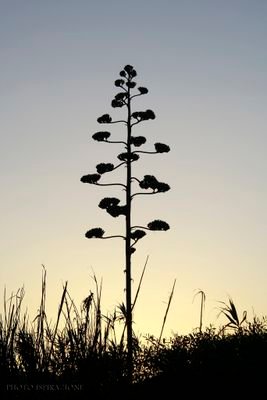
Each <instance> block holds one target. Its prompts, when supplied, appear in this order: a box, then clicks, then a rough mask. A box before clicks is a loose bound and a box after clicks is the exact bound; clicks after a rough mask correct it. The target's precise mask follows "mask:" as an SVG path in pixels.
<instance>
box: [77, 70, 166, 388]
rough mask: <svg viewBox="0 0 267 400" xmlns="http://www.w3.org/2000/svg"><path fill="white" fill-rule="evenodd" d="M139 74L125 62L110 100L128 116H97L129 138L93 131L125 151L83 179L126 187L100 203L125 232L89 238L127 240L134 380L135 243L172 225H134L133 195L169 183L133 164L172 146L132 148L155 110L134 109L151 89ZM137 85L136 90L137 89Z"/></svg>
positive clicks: (156, 190)
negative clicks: (116, 177) (111, 177)
mask: <svg viewBox="0 0 267 400" xmlns="http://www.w3.org/2000/svg"><path fill="white" fill-rule="evenodd" d="M136 76H137V73H136V70H135V69H134V68H133V67H132V66H131V65H126V66H125V67H124V69H123V70H122V71H120V79H117V80H116V81H115V83H114V84H115V86H116V87H117V88H119V89H120V92H119V93H117V94H116V95H115V97H114V99H113V100H112V102H111V106H112V107H113V108H122V107H125V109H126V117H125V119H122V120H116V121H113V119H112V118H111V116H110V115H109V114H103V115H102V116H101V117H99V118H98V119H97V121H98V123H99V124H123V125H125V127H126V139H124V140H110V136H111V134H110V132H107V131H100V132H96V133H94V134H93V136H92V138H93V139H94V140H96V141H98V142H104V143H113V144H114V143H115V144H122V145H124V146H125V150H126V151H125V152H122V153H120V154H119V155H118V159H119V161H120V162H119V163H118V164H117V165H114V164H112V163H103V162H101V163H100V164H98V165H97V166H96V171H97V173H93V174H88V175H84V176H83V177H82V178H81V182H83V183H90V184H93V185H97V186H121V187H122V188H123V190H124V191H125V194H126V196H125V203H124V204H123V205H120V201H121V200H120V199H118V198H116V197H105V198H103V199H102V200H101V201H100V203H99V205H98V206H99V207H100V208H102V209H103V210H106V211H107V213H108V214H110V215H111V216H112V217H115V218H116V217H118V216H121V215H122V216H123V217H124V218H125V235H110V236H104V234H105V231H104V230H103V229H102V228H99V227H97V228H93V229H90V230H89V231H88V232H86V235H85V236H86V237H87V238H88V239H91V238H98V239H110V238H122V239H123V240H124V241H125V274H126V329H127V365H128V374H129V378H130V380H131V376H132V370H133V330H132V292H131V280H132V271H131V257H132V255H133V253H134V252H135V250H136V249H135V245H136V244H137V242H138V241H139V240H140V239H142V238H143V237H144V236H145V235H146V232H145V231H166V230H168V229H169V225H168V223H166V222H165V221H162V220H159V219H156V220H154V221H151V222H149V223H148V224H147V225H146V226H139V225H132V221H131V215H132V201H133V199H134V197H136V196H140V195H148V194H158V193H164V192H167V191H168V190H169V189H170V186H169V185H168V184H167V183H164V182H159V181H158V180H157V178H155V176H153V175H144V177H143V178H141V179H140V178H137V177H135V176H133V175H132V164H133V163H134V162H136V161H137V160H139V158H140V155H141V154H159V153H168V152H169V151H170V147H169V146H167V145H166V144H163V143H155V144H154V150H153V151H144V150H133V148H139V147H141V146H143V145H144V144H145V143H146V138H145V137H144V136H133V135H132V129H133V127H134V126H135V125H138V124H140V123H142V122H144V121H148V120H154V119H155V114H154V112H153V111H152V110H150V109H147V110H145V111H134V112H132V102H133V100H134V99H135V98H137V97H138V96H143V95H145V94H147V93H148V89H147V88H145V87H143V86H140V87H138V88H137V90H136V89H135V88H136V82H135V81H134V78H135V77H136ZM134 89H135V90H134ZM122 166H124V167H126V180H125V182H124V183H121V182H120V183H115V182H114V183H101V181H102V176H103V175H104V174H106V173H107V172H112V171H114V170H115V169H117V168H120V167H122ZM133 183H135V185H139V187H140V188H141V189H142V191H138V192H135V193H132V185H133Z"/></svg>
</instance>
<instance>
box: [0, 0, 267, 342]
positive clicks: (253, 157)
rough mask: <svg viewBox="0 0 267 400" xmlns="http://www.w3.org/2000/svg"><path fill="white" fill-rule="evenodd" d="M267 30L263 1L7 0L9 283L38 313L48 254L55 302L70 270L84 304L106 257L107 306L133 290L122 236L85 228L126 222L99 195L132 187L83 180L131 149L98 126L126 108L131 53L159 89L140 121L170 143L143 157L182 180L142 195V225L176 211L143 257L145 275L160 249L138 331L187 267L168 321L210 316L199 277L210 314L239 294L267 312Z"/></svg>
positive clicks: (1, 157)
mask: <svg viewBox="0 0 267 400" xmlns="http://www.w3.org/2000/svg"><path fill="white" fill-rule="evenodd" d="M266 40H267V2H266V1H264V0H250V1H248V0H224V1H219V0H184V1H182V0H173V1H168V0H164V1H163V0H162V1H157V0H155V1H152V0H151V1H148V0H147V1H146V0H142V1H140V0H138V1H134V2H132V1H131V2H130V1H126V0H125V1H108V0H106V1H103V0H102V1H101V0H98V1H90V0H88V1H85V0H84V1H82V0H75V1H74V0H72V1H70V0H64V1H63V0H46V1H41V0H17V1H15V0H0V54H1V74H0V90H1V97H0V124H1V125H0V126H1V146H0V153H1V154H0V163H1V164H0V165H1V174H0V185H1V208H0V218H1V228H2V229H1V233H0V241H1V247H0V267H1V269H0V279H1V288H3V286H4V285H6V286H7V290H9V291H11V290H13V291H16V289H17V288H18V287H20V286H21V285H22V284H25V289H26V299H25V303H27V304H29V308H32V309H33V312H35V310H36V309H37V307H38V296H39V295H40V293H39V292H40V276H41V264H45V266H46V268H47V271H48V306H49V310H50V311H51V314H53V312H54V311H56V310H57V302H58V301H59V298H60V291H61V287H62V282H64V281H65V280H68V281H69V287H70V291H71V293H72V295H73V297H74V298H75V299H76V300H77V302H79V301H81V300H82V299H83V298H84V297H85V296H86V295H87V293H88V290H90V289H92V282H91V280H90V275H91V274H92V268H93V269H94V271H95V273H96V275H97V276H98V277H99V278H101V277H103V282H104V284H103V286H104V287H103V292H104V295H103V302H104V306H105V307H106V309H109V310H112V308H113V307H114V306H115V305H116V304H118V303H119V302H121V301H122V300H123V297H124V293H123V288H124V276H123V269H124V266H123V250H124V249H123V244H122V243H121V242H120V241H116V240H114V241H111V242H108V241H98V242H97V241H88V240H86V239H85V238H84V233H85V232H86V230H87V229H88V228H90V227H95V226H102V227H103V228H104V229H105V230H106V231H107V232H109V233H114V234H115V233H121V230H122V229H123V221H122V220H121V219H120V220H117V219H116V220H113V219H112V218H111V217H109V216H108V215H107V214H105V213H104V212H103V211H102V210H100V209H99V208H98V207H97V204H98V202H99V200H100V199H101V198H102V197H104V196H112V195H115V194H116V195H119V193H118V192H117V191H116V193H115V191H113V190H112V188H108V189H104V190H101V188H97V187H94V186H86V185H82V184H81V183H80V182H79V179H80V177H81V176H82V175H83V174H85V173H90V172H94V170H95V169H94V168H95V165H96V164H97V163H99V162H105V161H106V162H108V161H109V162H113V161H114V160H115V159H116V155H117V154H118V153H119V152H120V151H121V149H120V148H118V147H116V146H115V147H109V146H108V145H106V146H105V144H101V143H96V142H94V141H93V140H91V135H92V134H93V133H94V132H96V131H97V130H99V129H100V130H101V129H102V127H100V128H99V125H98V124H97V122H96V118H97V117H98V116H100V115H101V114H103V113H105V112H110V113H112V115H114V117H115V115H120V113H121V110H119V111H116V110H113V109H111V107H110V102H111V99H112V97H113V95H114V94H115V93H116V91H115V88H114V86H113V81H114V80H115V79H117V77H118V72H119V71H120V69H121V68H122V67H123V66H124V65H125V64H128V63H130V64H132V65H134V66H135V68H136V69H137V72H138V79H137V82H138V84H139V85H143V86H146V87H148V89H149V94H148V95H147V96H144V97H143V98H142V99H140V100H136V110H141V109H143V108H144V109H146V108H151V109H153V110H154V111H155V113H156V115H157V118H156V120H155V121H151V122H147V123H144V124H143V125H142V127H141V126H140V127H139V126H138V127H137V128H136V133H138V134H144V135H145V136H146V137H147V140H148V144H147V146H146V148H147V149H149V146H151V147H152V145H153V143H154V142H156V141H159V142H163V143H167V144H169V145H170V146H171V150H172V151H171V153H169V154H167V155H157V156H151V157H150V156H147V157H143V158H142V160H141V161H140V162H139V164H136V166H135V171H136V175H138V174H139V176H142V174H143V175H144V174H145V173H148V174H154V175H155V176H156V177H158V178H159V179H160V180H162V181H165V182H168V183H169V184H170V185H171V187H172V190H171V191H170V192H168V193H166V194H163V195H159V196H158V197H156V196H154V197H152V196H148V198H145V197H144V198H141V197H140V198H138V200H137V199H136V205H135V209H134V221H135V222H136V223H137V224H145V223H147V222H148V221H150V220H151V219H154V218H161V219H165V220H167V221H168V222H169V223H170V225H171V230H170V231H168V232H166V233H152V234H151V235H147V237H146V238H145V239H143V240H142V242H140V245H139V248H138V251H137V253H136V255H135V256H134V269H133V277H134V283H133V285H134V288H136V285H137V282H138V277H139V275H140V273H141V269H142V266H143V264H144V261H145V258H146V255H148V254H149V255H150V261H149V264H148V270H147V274H146V276H145V280H144V286H143V289H142V291H141V295H140V300H139V305H138V306H137V309H136V314H135V320H136V327H137V330H139V331H140V332H143V333H147V332H149V331H151V332H152V333H156V334H157V333H158V332H159V331H160V326H161V322H162V318H163V314H164V311H165V307H166V301H167V298H168V295H169V292H170V289H171V285H172V283H173V280H174V278H177V286H176V293H175V296H174V300H173V304H172V308H171V311H170V315H169V320H168V324H167V326H166V330H167V331H168V332H169V331H171V330H173V331H189V330H191V329H192V328H194V327H196V326H197V324H198V305H197V303H196V302H195V303H194V304H192V299H193V295H194V290H195V289H198V288H201V289H203V290H204V291H206V294H207V310H206V321H205V322H206V323H207V324H208V323H210V322H211V323H213V322H216V315H217V310H216V307H217V306H218V303H217V301H218V300H223V301H225V300H226V299H227V295H228V294H230V295H231V296H233V298H234V300H236V303H237V306H238V307H240V309H241V310H243V309H247V310H248V311H249V312H250V313H251V314H250V315H252V309H253V308H254V310H255V312H256V313H257V314H259V315H262V314H265V313H267V300H266V283H267V246H266V233H267V232H266V231H267V211H266V204H267V188H266V178H267V159H266V145H267V140H266V122H267V121H266V100H267V99H266V97H267V95H266V93H267V77H266V71H267V51H266ZM111 132H112V135H114V137H120V138H122V137H123V134H124V132H123V129H120V128H119V127H116V126H114V127H112V128H111ZM116 135H117V136H116ZM118 177H119V176H118ZM107 179H108V178H107ZM110 179H111V180H112V176H111V175H110Z"/></svg>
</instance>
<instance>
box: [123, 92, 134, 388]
mask: <svg viewBox="0 0 267 400" xmlns="http://www.w3.org/2000/svg"><path fill="white" fill-rule="evenodd" d="M127 98H128V101H127V109H128V118H127V153H128V157H127V164H126V166H127V178H126V235H125V237H126V240H125V261H126V268H125V271H126V326H127V369H128V378H129V381H130V382H132V373H133V332H132V290H131V289H132V288H131V283H132V282H131V281H132V278H131V178H132V171H131V157H130V156H131V98H130V88H128V96H127Z"/></svg>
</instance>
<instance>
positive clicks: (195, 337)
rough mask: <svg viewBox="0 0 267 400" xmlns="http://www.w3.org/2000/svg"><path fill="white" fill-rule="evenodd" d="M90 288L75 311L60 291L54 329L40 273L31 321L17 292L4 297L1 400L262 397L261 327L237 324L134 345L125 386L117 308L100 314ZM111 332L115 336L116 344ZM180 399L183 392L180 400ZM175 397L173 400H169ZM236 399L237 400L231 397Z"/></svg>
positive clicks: (265, 351)
mask: <svg viewBox="0 0 267 400" xmlns="http://www.w3.org/2000/svg"><path fill="white" fill-rule="evenodd" d="M95 283H96V290H95V294H93V293H90V294H89V296H88V297H87V298H86V299H85V300H84V301H83V303H82V305H81V307H80V308H77V307H76V306H75V304H74V302H73V300H72V299H71V297H70V295H69V292H68V290H67V285H65V286H64V288H63V293H62V297H61V302H60V304H59V309H58V318H57V320H56V322H55V324H54V325H53V326H51V323H49V322H48V319H47V316H46V311H45V296H46V290H45V285H46V282H45V273H44V276H43V282H42V284H43V287H42V296H41V302H40V308H39V310H38V315H37V316H36V318H35V319H34V321H33V322H29V320H28V317H27V315H26V314H23V313H22V299H23V294H24V293H23V289H21V290H19V291H18V292H17V293H16V294H15V295H14V296H11V297H10V298H5V301H4V313H3V315H1V320H0V378H1V399H24V398H25V399H37V400H38V399H50V398H54V399H89V398H93V397H94V396H96V397H97V398H98V399H99V398H107V397H110V398H115V397H116V398H125V396H126V397H127V398H132V397H136V398H138V397H139V398H148V399H149V398H152V397H157V398H158V397H159V396H162V395H164V394H171V395H172V397H173V398H182V399H184V398H188V396H189V398H190V395H197V396H198V397H200V398H214V397H216V398H220V395H222V394H223V395H225V396H227V398H230V399H231V398H240V397H238V396H241V395H245V394H248V393H249V392H248V391H251V392H252V393H254V398H256V397H255V396H258V395H259V394H263V398H266V397H264V396H265V395H266V381H267V380H266V375H267V374H266V372H267V368H266V360H267V321H266V320H265V319H264V318H262V319H258V318H256V317H255V318H254V319H253V321H252V322H248V321H246V320H245V319H243V320H242V321H240V320H239V319H238V315H237V313H235V311H236V310H235V307H232V306H233V303H230V306H229V307H228V308H227V307H226V308H224V309H223V310H224V314H225V316H227V317H228V321H229V324H228V326H224V327H222V328H221V329H215V328H213V327H210V328H206V329H205V330H202V329H199V330H196V331H195V332H193V333H191V334H189V335H183V336H179V335H174V336H173V337H172V338H171V339H169V340H166V339H165V340H159V339H157V338H155V337H147V338H142V340H141V339H140V338H139V339H138V338H134V353H133V354H134V357H133V359H134V381H133V382H132V383H131V384H129V382H128V381H127V352H126V345H125V337H124V336H125V335H124V329H123V327H124V326H125V315H124V308H123V306H121V307H119V308H118V310H117V311H115V312H114V313H113V314H112V315H102V312H101V304H100V300H101V287H99V286H98V284H97V282H95ZM117 328H118V329H119V331H120V337H119V338H118V337H117ZM182 393H186V394H187V395H186V396H184V395H182ZM173 394H174V395H173ZM236 396H237V397H236Z"/></svg>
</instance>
